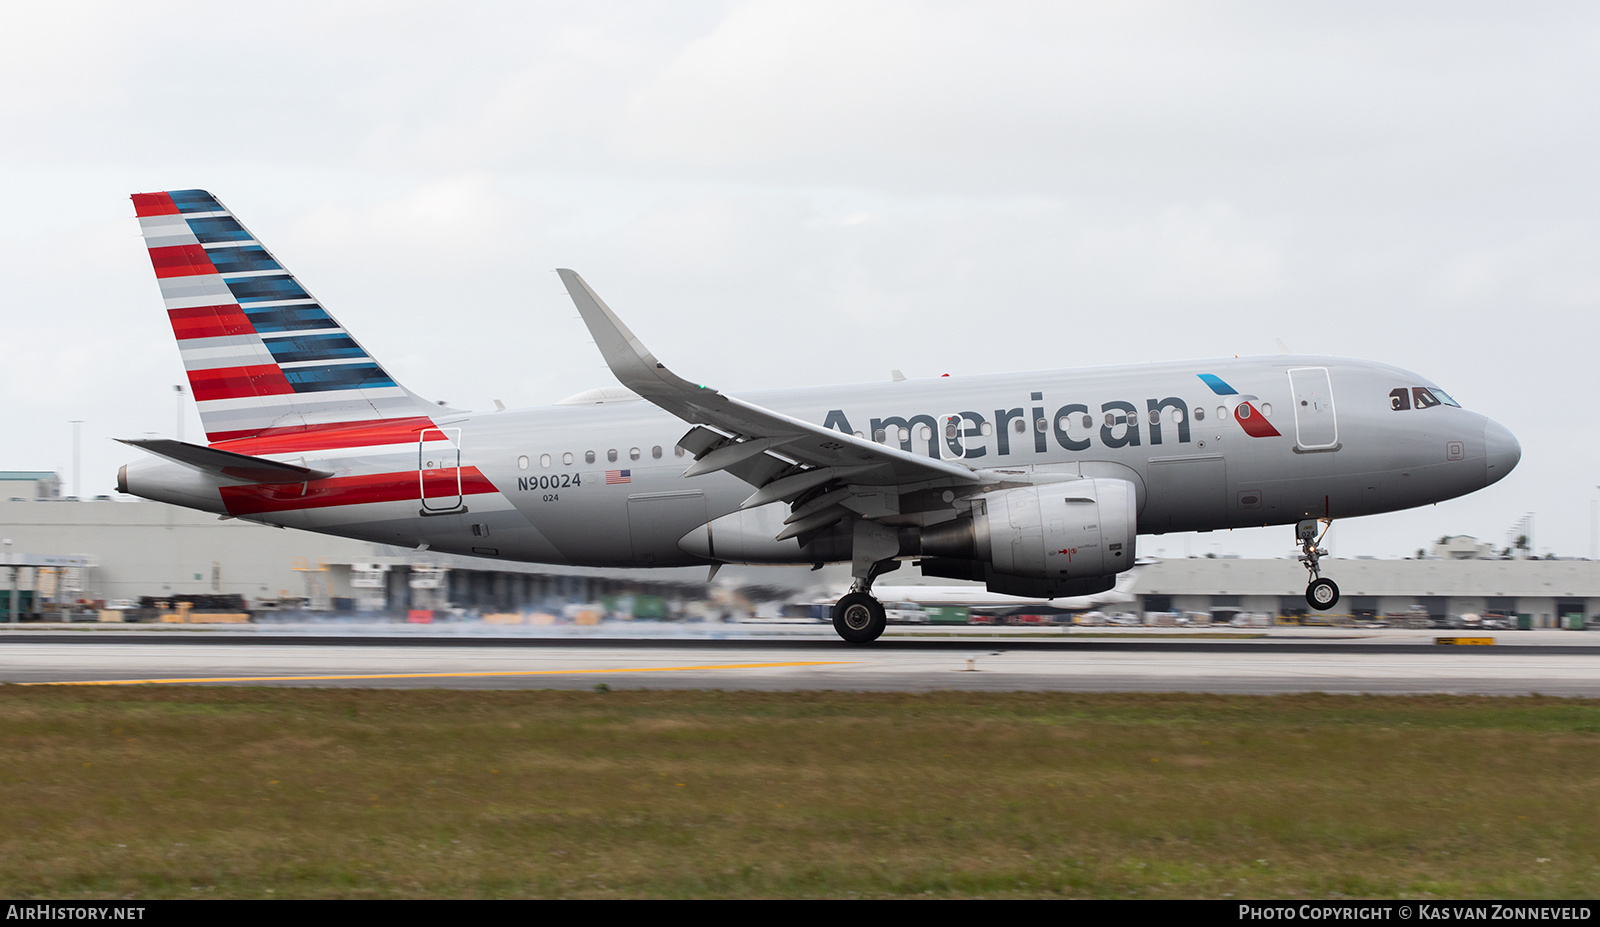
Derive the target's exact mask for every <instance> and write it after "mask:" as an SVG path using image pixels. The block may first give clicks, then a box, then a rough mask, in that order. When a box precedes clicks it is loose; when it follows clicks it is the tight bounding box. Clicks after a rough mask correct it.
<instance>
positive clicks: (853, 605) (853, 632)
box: [833, 519, 900, 644]
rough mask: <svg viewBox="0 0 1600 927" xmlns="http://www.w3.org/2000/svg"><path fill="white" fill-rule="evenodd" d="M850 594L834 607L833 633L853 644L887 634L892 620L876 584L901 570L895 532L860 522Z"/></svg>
mask: <svg viewBox="0 0 1600 927" xmlns="http://www.w3.org/2000/svg"><path fill="white" fill-rule="evenodd" d="M852 534H853V536H852V540H851V544H852V548H851V555H852V556H851V560H850V575H851V576H853V577H855V581H854V582H852V583H851V584H850V592H849V593H848V594H847V595H845V597H844V598H842V599H840V600H839V603H838V604H837V605H835V606H834V607H833V629H834V630H835V631H837V632H838V633H839V636H840V637H842V638H844V639H845V640H846V641H847V642H849V643H852V644H870V643H872V642H873V641H875V640H877V639H878V637H879V636H880V635H881V634H883V629H884V627H886V626H887V625H888V624H889V616H888V615H887V614H886V613H885V612H884V610H883V603H882V602H879V601H878V600H877V598H876V597H874V596H873V594H872V581H873V580H875V579H877V578H878V577H879V576H882V575H883V574H885V573H888V572H889V571H891V570H898V569H899V568H900V561H898V560H896V559H894V557H895V555H896V554H898V553H899V551H900V540H899V537H898V536H897V535H896V534H895V530H894V529H893V528H888V527H885V526H883V525H879V524H876V523H874V522H870V521H867V520H866V519H858V520H857V521H856V523H855V527H854V528H853V529H852Z"/></svg>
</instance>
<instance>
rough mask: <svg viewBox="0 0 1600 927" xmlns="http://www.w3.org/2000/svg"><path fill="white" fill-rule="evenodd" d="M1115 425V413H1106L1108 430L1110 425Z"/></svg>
mask: <svg viewBox="0 0 1600 927" xmlns="http://www.w3.org/2000/svg"><path fill="white" fill-rule="evenodd" d="M1116 423H1117V413H1115V412H1107V413H1106V427H1107V428H1110V427H1111V426H1112V425H1115V424H1116Z"/></svg>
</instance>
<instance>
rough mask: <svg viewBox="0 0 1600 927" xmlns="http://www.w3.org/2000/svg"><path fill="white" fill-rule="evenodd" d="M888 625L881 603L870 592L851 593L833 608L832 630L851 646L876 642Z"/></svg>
mask: <svg viewBox="0 0 1600 927" xmlns="http://www.w3.org/2000/svg"><path fill="white" fill-rule="evenodd" d="M888 623H889V619H888V616H887V615H886V614H885V613H884V610H883V603H882V602H879V601H878V600H877V599H875V598H873V597H872V593H870V592H852V593H850V594H849V595H846V596H845V597H844V598H842V599H840V600H839V604H837V605H835V606H834V607H833V629H834V630H835V631H837V632H839V636H840V637H842V638H844V639H845V640H846V641H849V642H850V643H852V644H866V643H870V642H872V641H875V640H877V639H878V635H880V634H882V633H883V629H884V626H886V625H887V624H888Z"/></svg>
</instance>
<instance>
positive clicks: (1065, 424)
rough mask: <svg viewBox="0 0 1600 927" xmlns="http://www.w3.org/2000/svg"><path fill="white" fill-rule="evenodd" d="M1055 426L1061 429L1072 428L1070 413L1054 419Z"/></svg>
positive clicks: (1069, 429) (1068, 429)
mask: <svg viewBox="0 0 1600 927" xmlns="http://www.w3.org/2000/svg"><path fill="white" fill-rule="evenodd" d="M1056 427H1057V428H1059V429H1061V430H1062V431H1071V430H1072V416H1070V415H1063V416H1061V418H1059V419H1057V420H1056Z"/></svg>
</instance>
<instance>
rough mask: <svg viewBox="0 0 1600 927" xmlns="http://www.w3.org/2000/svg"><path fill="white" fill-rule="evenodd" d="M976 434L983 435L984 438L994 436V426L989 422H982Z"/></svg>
mask: <svg viewBox="0 0 1600 927" xmlns="http://www.w3.org/2000/svg"><path fill="white" fill-rule="evenodd" d="M978 434H981V435H983V436H984V437H985V438H987V437H989V436H990V435H992V434H994V425H993V424H991V423H989V422H984V423H983V424H982V425H979V426H978Z"/></svg>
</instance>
